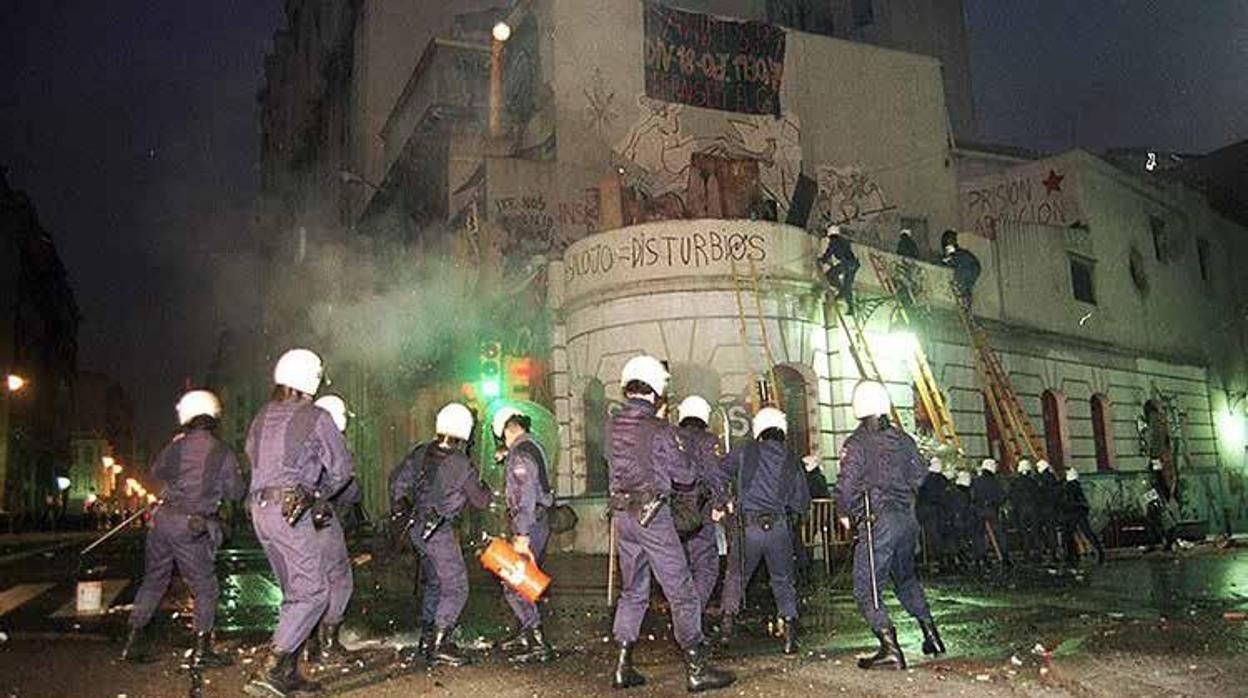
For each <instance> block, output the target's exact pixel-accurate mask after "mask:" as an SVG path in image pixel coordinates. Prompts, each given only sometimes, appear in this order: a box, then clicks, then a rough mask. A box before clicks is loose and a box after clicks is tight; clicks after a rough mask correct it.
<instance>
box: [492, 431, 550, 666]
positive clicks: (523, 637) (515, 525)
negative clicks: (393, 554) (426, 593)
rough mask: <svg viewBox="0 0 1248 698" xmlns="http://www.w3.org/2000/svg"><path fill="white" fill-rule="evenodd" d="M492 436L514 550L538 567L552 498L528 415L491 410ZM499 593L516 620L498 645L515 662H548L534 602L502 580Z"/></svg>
mask: <svg viewBox="0 0 1248 698" xmlns="http://www.w3.org/2000/svg"><path fill="white" fill-rule="evenodd" d="M492 426H493V432H494V438H495V439H497V440H498V441H499V442H501V443H502V444H503V446H505V447H506V449H507V455H506V457H505V458H504V459H503V472H504V479H505V482H506V497H507V523H508V528H509V529H510V531H511V535H512V539H511V540H512V545H513V546H514V547H515V549H516V552H518V553H520V554H521V555H526V556H528V557H529V558H530V559H531V560H533V561H534V562H536V563H537V566H538V567H541V566H543V565H544V564H546V543H547V542H548V541H549V540H550V523H549V521H548V520H547V518H546V512H547V510H549V509H550V507H551V506H553V505H554V503H555V497H554V494H553V492H551V489H550V478H549V477H548V475H547V472H546V454H545V453H544V452H543V451H542V447H541V445H540V444H538V443H537V441H535V440H534V439H533V437H532V436H530V429H531V428H532V419H531V418H530V417H529V416H528V415H526V414H524V413H522V412H521V411H520V410H518V409H515V408H514V407H504V408H502V409H500V410H499V411H498V412H497V413H495V414H494V421H493V424H492ZM503 598H504V599H505V600H506V601H507V605H508V606H510V607H511V610H512V612H513V613H515V614H516V620H517V621H518V622H519V628H518V632H517V633H516V637H514V638H512V639H511V640H509V641H507V642H503V643H502V645H501V647H502V649H503V650H504V651H506V652H510V653H512V656H511V659H512V661H514V662H517V663H526V662H548V661H550V660H551V659H554V656H555V653H554V650H552V649H551V647H550V644H549V643H548V642H547V641H546V633H545V631H543V630H542V616H541V612H540V611H539V610H538V607H537V604H536V603H534V602H532V601H529V600H528V599H526V598H524V597H523V596H521V595H520V594H519V593H517V592H516V590H515V589H513V588H511V587H510V586H507V585H506V584H504V585H503Z"/></svg>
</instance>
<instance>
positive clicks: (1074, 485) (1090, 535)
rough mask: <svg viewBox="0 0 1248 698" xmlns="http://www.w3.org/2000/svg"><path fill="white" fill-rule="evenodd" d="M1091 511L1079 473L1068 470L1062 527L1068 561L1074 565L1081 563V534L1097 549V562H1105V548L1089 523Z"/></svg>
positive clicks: (1063, 498)
mask: <svg viewBox="0 0 1248 698" xmlns="http://www.w3.org/2000/svg"><path fill="white" fill-rule="evenodd" d="M1090 509H1091V507H1090V506H1088V498H1087V496H1086V495H1085V494H1084V493H1083V485H1081V484H1079V471H1078V470H1075V469H1074V468H1067V470H1066V484H1065V485H1063V486H1062V527H1063V528H1064V529H1065V530H1066V561H1067V562H1069V563H1070V564H1072V565H1074V564H1076V563H1078V561H1079V544H1078V542H1077V540H1076V536H1077V535H1079V534H1082V535H1083V537H1084V538H1086V539H1087V540H1088V543H1090V544H1091V545H1092V547H1093V548H1094V549H1096V561H1097V562H1098V563H1102V562H1105V548H1104V547H1103V546H1102V545H1101V539H1100V538H1098V537H1097V536H1096V534H1095V533H1094V532H1093V531H1092V524H1091V522H1089V521H1088V511H1090Z"/></svg>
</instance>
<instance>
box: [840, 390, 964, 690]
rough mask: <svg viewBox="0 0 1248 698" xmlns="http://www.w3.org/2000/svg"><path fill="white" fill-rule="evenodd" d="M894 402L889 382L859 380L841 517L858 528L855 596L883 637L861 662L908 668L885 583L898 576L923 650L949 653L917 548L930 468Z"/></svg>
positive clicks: (844, 452) (897, 587)
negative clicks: (918, 504) (898, 423)
mask: <svg viewBox="0 0 1248 698" xmlns="http://www.w3.org/2000/svg"><path fill="white" fill-rule="evenodd" d="M891 406H892V403H891V400H890V398H889V396H888V390H887V389H886V388H885V387H884V386H883V384H881V383H877V382H875V381H862V382H860V383H858V385H857V386H855V387H854V395H853V410H854V417H855V418H857V419H858V420H859V424H858V428H857V429H855V430H854V433H853V434H850V436H849V438H847V439H846V440H845V445H844V446H843V447H842V449H841V473H840V477H839V479H838V480H837V483H836V490H837V492H836V504H837V509H838V511H839V512H840V515H841V523H842V525H845V526H846V527H848V526H850V524H851V522H852V524H853V526H854V527H855V530H856V532H857V542H856V544H855V546H854V599H855V601H857V603H858V609H859V610H860V611H861V612H862V615H863V617H864V618H866V620H867V622H868V623H870V625H871V630H872V632H874V633H875V636H876V638H878V639H879V641H880V649H879V651H877V652H876V653H875V654H874V655H873V656H870V657H862V658H859V660H858V666H859V667H861V668H863V669H872V668H875V667H880V668H891V669H905V668H906V658H905V655H904V654H902V651H901V645H899V644H898V643H897V628H896V627H894V626H893V623H892V621H891V620H889V617H888V611H887V610H885V608H884V600H883V598H882V596H881V590H880V585H881V584H882V583H883V580H885V579H891V580H892V583H893V591H894V592H895V593H896V595H897V600H898V601H900V602H901V605H902V607H903V608H905V609H906V611H907V612H908V613H909V614H910V615H912V616H914V618H915V619H916V620H918V621H919V626H920V627H921V628H922V629H923V653H924V654H930V655H937V654H943V653H944V651H945V646H944V643H943V642H942V641H941V639H940V633H939V632H938V631H937V629H936V623H935V621H934V620H933V619H932V612H931V609H930V608H929V607H928V605H927V598H926V596H925V595H924V593H923V586H922V585H921V584H919V579H918V577H917V576H916V574H915V560H914V550H915V545H916V543H917V542H918V536H919V523H918V520H917V519H915V516H914V500H915V493H916V492H917V491H918V489H919V486H920V485H922V484H923V479H924V478H925V477H926V476H927V468H926V467H925V464H924V463H923V458H922V456H920V455H919V449H918V448H917V447H916V446H915V443H914V440H913V439H911V438H910V437H909V436H907V435H906V434H905V432H903V431H901V430H900V429H898V428H897V427H895V426H893V425H891V424H889V422H888V416H887V415H888V414H889V411H890V409H891Z"/></svg>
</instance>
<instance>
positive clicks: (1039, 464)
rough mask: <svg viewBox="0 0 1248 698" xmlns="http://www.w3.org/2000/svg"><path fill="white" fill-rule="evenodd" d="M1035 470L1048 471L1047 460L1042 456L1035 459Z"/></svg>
mask: <svg viewBox="0 0 1248 698" xmlns="http://www.w3.org/2000/svg"><path fill="white" fill-rule="evenodd" d="M1036 472H1039V473H1047V472H1049V462H1048V461H1047V460H1045V459H1043V458H1041V459H1040V460H1038V461H1036Z"/></svg>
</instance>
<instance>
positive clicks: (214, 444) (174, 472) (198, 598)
mask: <svg viewBox="0 0 1248 698" xmlns="http://www.w3.org/2000/svg"><path fill="white" fill-rule="evenodd" d="M176 409H177V413H178V423H179V424H180V425H182V429H181V431H179V432H178V434H177V435H176V436H174V437H173V441H171V442H170V443H169V445H167V446H165V448H164V449H163V450H162V451H161V452H160V454H159V455H157V456H156V459H155V460H154V461H153V462H152V479H154V480H156V481H157V482H159V483H161V484H162V485H163V486H164V495H163V497H162V499H163V502H162V503H161V504H160V505H159V506H158V507H157V508H156V513H155V515H153V517H152V528H151V530H150V531H148V533H147V540H146V541H145V542H144V553H143V583H142V584H141V585H140V586H139V591H138V593H137V594H135V597H134V610H133V611H132V612H131V613H130V634H129V636H128V637H127V638H126V647H125V649H124V650H122V654H121V656H122V659H125V660H126V661H131V662H143V661H146V660H148V659H150V655H149V654H148V652H147V650H146V643H145V642H143V639H144V638H143V629H144V628H145V627H147V624H148V623H149V622H150V621H151V620H152V616H153V615H154V614H155V613H156V608H157V607H158V606H159V605H160V600H161V598H162V597H164V595H165V591H166V590H167V589H168V588H169V581H170V580H171V579H172V577H173V569H174V566H175V565H176V566H177V569H178V574H180V575H181V576H182V579H183V580H184V581H185V582H186V584H187V586H189V587H190V588H191V593H192V594H193V595H194V597H195V621H194V628H195V649H194V650H193V651H192V653H191V664H192V665H193V666H198V667H219V666H226V665H228V664H230V659H229V657H228V656H226V655H222V654H218V653H216V652H214V651H213V649H212V628H213V624H214V620H215V618H216V611H217V599H218V597H219V595H220V590H219V589H218V587H217V576H216V573H215V572H214V571H213V561H214V559H215V558H216V555H217V548H219V547H220V546H221V540H222V533H221V522H220V521H219V520H218V519H217V507H218V506H219V505H220V504H221V502H222V501H224V500H227V499H229V500H237V499H240V498H242V496H243V492H244V484H243V478H242V475H241V474H240V473H239V470H238V462H237V461H236V460H235V458H234V453H233V452H232V451H231V450H230V447H229V446H226V445H225V443H224V442H222V441H221V440H220V439H218V438H217V437H216V435H215V434H214V433H213V431H214V430H215V429H216V428H217V420H218V419H219V418H220V417H221V402H220V401H219V400H218V399H217V396H216V395H214V394H212V393H210V392H208V391H207V390H192V391H190V392H188V393H186V394H185V395H183V396H182V399H181V400H178V404H177V408H176Z"/></svg>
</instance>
